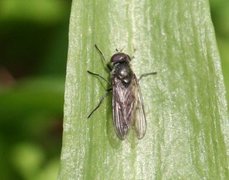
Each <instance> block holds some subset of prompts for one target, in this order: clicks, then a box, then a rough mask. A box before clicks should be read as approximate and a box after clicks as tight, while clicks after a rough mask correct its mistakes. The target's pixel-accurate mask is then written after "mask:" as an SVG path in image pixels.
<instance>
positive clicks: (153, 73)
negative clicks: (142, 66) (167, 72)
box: [138, 72, 157, 81]
mask: <svg viewBox="0 0 229 180" xmlns="http://www.w3.org/2000/svg"><path fill="white" fill-rule="evenodd" d="M156 74H157V72H151V73H144V74H142V75H141V76H140V77H139V78H138V81H140V80H141V79H142V78H143V77H146V76H149V75H156Z"/></svg>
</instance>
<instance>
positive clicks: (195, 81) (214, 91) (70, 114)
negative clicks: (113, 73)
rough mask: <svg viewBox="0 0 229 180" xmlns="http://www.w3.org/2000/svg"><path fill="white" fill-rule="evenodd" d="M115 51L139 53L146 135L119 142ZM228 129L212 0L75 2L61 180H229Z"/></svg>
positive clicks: (136, 64)
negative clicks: (108, 92)
mask: <svg viewBox="0 0 229 180" xmlns="http://www.w3.org/2000/svg"><path fill="white" fill-rule="evenodd" d="M95 43H96V44H97V45H98V46H99V47H100V49H101V50H102V51H103V53H104V55H105V57H106V58H107V61H109V58H110V56H111V55H112V54H114V53H115V49H116V48H117V49H123V51H124V52H126V53H128V54H130V55H131V56H134V57H135V58H134V59H133V60H132V67H133V69H134V71H135V72H136V74H137V76H139V75H140V74H142V73H145V72H152V71H157V72H158V74H157V75H156V76H153V77H147V78H144V79H143V80H142V81H141V82H140V86H141V90H142V94H143V98H144V105H145V110H146V116H147V133H146V136H145V137H144V138H143V139H142V140H137V139H136V138H135V136H134V133H133V132H132V131H131V132H130V134H129V136H128V138H127V139H126V140H124V141H120V140H119V139H118V138H117V137H116V135H115V132H114V129H113V126H112V119H111V116H112V110H111V97H108V98H107V99H106V100H105V101H104V102H103V104H102V105H101V106H100V108H99V109H98V110H97V111H96V112H95V113H94V114H93V116H92V117H91V118H90V119H87V115H88V113H89V112H90V111H91V110H92V109H93V108H94V107H95V106H96V104H97V103H98V101H99V99H100V97H101V96H102V95H103V94H104V93H105V89H106V88H107V87H108V85H107V84H106V83H104V82H103V81H100V80H99V79H97V78H95V77H93V76H90V75H88V74H87V72H86V71H87V70H91V71H93V72H97V73H100V74H101V75H102V76H104V77H107V78H108V76H109V74H108V73H107V72H106V71H105V69H104V66H103V63H102V60H101V57H100V56H99V53H98V52H97V51H96V50H95V48H94V44H95ZM228 132H229V127H228V114H227V102H226V95H225V87H224V84H223V75H222V70H221V65H220V58H219V54H218V51H217V46H216V40H215V34H214V30H213V26H212V22H211V18H210V12H209V4H208V1H207V0H195V1H191V0H189V1H181V0H174V1H169V0H164V1H160V0H142V1H137V0H124V1H114V0H111V1H105V0H98V1H91V0H85V1H76V0H73V2H72V12H71V19H70V32H69V52H68V64H67V76H66V89H65V108H64V134H63V146H62V154H61V168H60V172H59V179H68V180H69V179H178V178H180V179H203V178H205V179H228V178H229V174H228V149H229V134H228Z"/></svg>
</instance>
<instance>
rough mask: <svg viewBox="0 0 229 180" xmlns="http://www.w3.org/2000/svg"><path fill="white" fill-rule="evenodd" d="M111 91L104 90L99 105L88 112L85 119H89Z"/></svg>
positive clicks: (110, 89)
mask: <svg viewBox="0 0 229 180" xmlns="http://www.w3.org/2000/svg"><path fill="white" fill-rule="evenodd" d="M111 91H112V88H109V89H107V90H106V93H105V94H104V95H103V96H102V97H101V98H100V100H99V103H98V104H97V106H96V107H95V108H94V109H93V110H92V111H91V112H90V114H89V115H88V116H87V118H90V117H91V115H92V114H93V113H94V112H95V111H96V110H97V109H98V108H99V106H100V105H101V104H102V102H103V100H104V99H105V97H107V95H108V93H109V92H111Z"/></svg>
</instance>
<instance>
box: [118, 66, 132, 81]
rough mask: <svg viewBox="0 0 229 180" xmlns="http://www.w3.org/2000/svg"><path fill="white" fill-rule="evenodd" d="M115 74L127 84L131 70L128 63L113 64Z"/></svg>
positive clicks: (130, 76)
mask: <svg viewBox="0 0 229 180" xmlns="http://www.w3.org/2000/svg"><path fill="white" fill-rule="evenodd" d="M115 75H116V76H117V77H118V78H119V79H120V80H121V81H122V82H123V83H124V84H127V85H128V84H129V83H130V81H131V78H132V71H131V69H130V66H129V64H128V63H119V64H117V65H116V66H115Z"/></svg>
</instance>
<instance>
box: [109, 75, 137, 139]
mask: <svg viewBox="0 0 229 180" xmlns="http://www.w3.org/2000/svg"><path fill="white" fill-rule="evenodd" d="M132 83H133V82H131V83H130V84H129V85H128V86H125V85H124V84H123V83H122V82H121V80H119V79H118V78H117V77H113V78H112V86H113V89H112V92H113V97H112V107H113V123H114V126H115V130H116V134H117V136H118V137H119V138H120V139H125V137H126V135H127V134H128V131H129V128H130V126H131V125H132V121H133V114H134V108H135V95H134V88H135V87H134V86H133V84H132Z"/></svg>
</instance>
